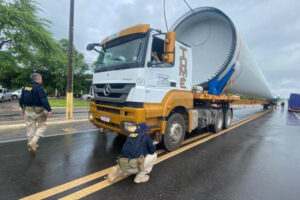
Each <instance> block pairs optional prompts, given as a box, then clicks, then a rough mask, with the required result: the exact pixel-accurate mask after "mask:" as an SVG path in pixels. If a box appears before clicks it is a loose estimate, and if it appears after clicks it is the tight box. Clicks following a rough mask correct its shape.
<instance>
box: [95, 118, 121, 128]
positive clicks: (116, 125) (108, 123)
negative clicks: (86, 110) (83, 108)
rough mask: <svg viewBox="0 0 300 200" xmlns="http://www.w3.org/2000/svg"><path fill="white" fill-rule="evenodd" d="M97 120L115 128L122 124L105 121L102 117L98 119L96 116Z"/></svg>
mask: <svg viewBox="0 0 300 200" xmlns="http://www.w3.org/2000/svg"><path fill="white" fill-rule="evenodd" d="M96 120H97V121H98V122H100V123H102V124H106V125H108V126H112V127H115V128H118V129H119V128H120V125H119V124H115V123H112V122H105V121H102V120H101V119H98V118H96Z"/></svg>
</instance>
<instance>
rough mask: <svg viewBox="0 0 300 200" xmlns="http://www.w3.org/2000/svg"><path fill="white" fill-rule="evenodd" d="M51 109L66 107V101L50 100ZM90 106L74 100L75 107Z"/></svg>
mask: <svg viewBox="0 0 300 200" xmlns="http://www.w3.org/2000/svg"><path fill="white" fill-rule="evenodd" d="M49 103H50V105H51V107H66V105H67V104H66V99H49ZM86 106H90V102H87V101H82V100H77V99H73V107H86Z"/></svg>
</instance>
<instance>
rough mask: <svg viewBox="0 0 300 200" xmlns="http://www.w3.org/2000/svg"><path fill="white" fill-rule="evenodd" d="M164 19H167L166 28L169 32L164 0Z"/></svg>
mask: <svg viewBox="0 0 300 200" xmlns="http://www.w3.org/2000/svg"><path fill="white" fill-rule="evenodd" d="M164 17H165V24H166V28H167V31H168V32H169V29H168V23H167V18H166V0H164Z"/></svg>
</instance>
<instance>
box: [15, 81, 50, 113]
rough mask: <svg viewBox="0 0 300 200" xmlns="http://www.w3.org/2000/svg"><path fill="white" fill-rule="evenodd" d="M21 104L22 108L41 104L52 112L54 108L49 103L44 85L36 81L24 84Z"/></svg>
mask: <svg viewBox="0 0 300 200" xmlns="http://www.w3.org/2000/svg"><path fill="white" fill-rule="evenodd" d="M19 104H20V107H21V108H22V109H24V107H26V106H31V107H35V106H40V107H44V108H45V109H46V110H47V111H48V112H51V110H52V109H51V107H50V105H49V102H48V99H47V95H46V92H45V89H44V88H43V86H42V85H40V84H39V83H36V82H33V83H32V84H29V85H26V86H24V88H23V89H22V94H21V98H20V101H19Z"/></svg>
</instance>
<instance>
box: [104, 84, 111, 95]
mask: <svg viewBox="0 0 300 200" xmlns="http://www.w3.org/2000/svg"><path fill="white" fill-rule="evenodd" d="M110 90H111V87H110V85H109V84H105V86H104V90H103V94H104V96H106V97H107V96H108V95H109V94H110Z"/></svg>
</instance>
